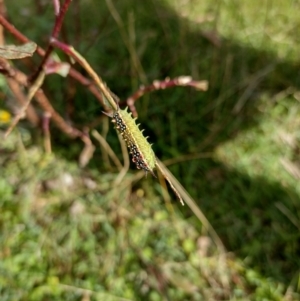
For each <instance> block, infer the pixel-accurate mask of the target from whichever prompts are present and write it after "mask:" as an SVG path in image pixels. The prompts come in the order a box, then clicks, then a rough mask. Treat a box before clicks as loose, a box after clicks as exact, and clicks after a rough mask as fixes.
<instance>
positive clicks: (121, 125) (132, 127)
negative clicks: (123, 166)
mask: <svg viewBox="0 0 300 301" xmlns="http://www.w3.org/2000/svg"><path fill="white" fill-rule="evenodd" d="M127 110H128V107H126V108H125V110H121V109H120V108H118V110H117V111H115V112H114V113H113V114H112V115H109V114H106V115H108V116H109V117H112V122H113V123H115V128H116V129H117V130H118V132H119V133H120V134H121V135H122V137H123V139H124V141H125V142H126V144H127V147H128V148H129V152H130V153H131V154H132V162H134V163H135V165H136V167H137V168H138V169H143V170H145V171H146V174H147V172H150V173H151V174H152V175H153V176H154V177H155V174H154V168H155V163H156V158H155V154H154V152H153V150H152V147H151V144H150V143H149V142H148V141H147V138H148V137H144V135H143V131H141V130H140V129H139V125H137V124H136V123H135V120H136V118H132V114H131V113H128V112H127Z"/></svg>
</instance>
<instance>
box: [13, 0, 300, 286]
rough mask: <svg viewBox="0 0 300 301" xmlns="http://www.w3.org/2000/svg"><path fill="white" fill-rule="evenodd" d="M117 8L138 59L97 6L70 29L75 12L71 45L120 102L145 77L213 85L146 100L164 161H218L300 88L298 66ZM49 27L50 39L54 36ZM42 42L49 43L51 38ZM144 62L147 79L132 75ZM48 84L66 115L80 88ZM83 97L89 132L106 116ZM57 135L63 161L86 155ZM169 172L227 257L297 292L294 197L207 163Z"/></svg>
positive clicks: (79, 112) (145, 12)
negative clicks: (215, 155)
mask: <svg viewBox="0 0 300 301" xmlns="http://www.w3.org/2000/svg"><path fill="white" fill-rule="evenodd" d="M116 8H117V11H118V12H119V13H120V14H121V17H122V20H123V21H124V24H123V25H122V26H121V28H122V29H121V30H124V32H125V33H126V34H127V35H128V33H129V32H130V30H132V28H134V33H132V36H131V38H129V39H133V40H134V39H135V40H134V41H131V42H132V45H134V52H133V53H131V56H130V55H129V51H128V49H126V47H125V45H124V41H123V40H122V35H121V34H120V31H119V28H118V26H117V25H116V23H115V22H114V20H113V19H112V16H111V14H110V13H109V11H108V10H107V7H106V6H105V5H104V4H99V3H98V1H94V3H93V4H92V3H91V4H90V5H86V6H85V4H84V3H82V4H81V8H80V9H81V14H80V19H81V23H80V24H81V27H80V28H79V29H77V30H76V31H75V32H74V28H72V26H73V25H74V27H76V26H75V25H76V24H77V23H76V21H75V20H74V16H75V15H76V12H75V9H74V8H71V10H70V13H69V15H68V18H67V20H66V23H65V26H64V34H63V36H64V38H65V39H66V40H67V41H68V42H69V43H70V44H73V45H74V47H75V48H77V49H78V50H79V51H80V52H81V53H82V54H83V55H84V56H85V57H86V59H87V60H89V61H90V63H91V65H92V66H93V67H94V68H95V69H96V71H97V72H99V74H100V75H101V76H102V77H103V79H104V80H105V81H107V83H108V86H109V87H110V88H111V89H112V91H114V92H115V93H116V94H117V95H118V96H120V98H121V99H126V97H127V96H129V95H130V94H131V93H132V92H134V91H135V90H136V89H137V88H138V86H139V84H140V83H141V80H142V78H143V76H144V75H146V78H147V79H148V81H149V82H150V81H152V80H155V79H163V78H165V77H167V76H169V77H171V78H172V77H177V76H179V75H192V76H193V77H194V78H196V79H207V80H208V81H209V84H210V88H209V90H208V92H206V93H202V92H197V91H195V90H192V89H188V88H174V89H171V90H166V91H159V92H156V93H153V94H151V95H147V96H145V97H144V98H142V99H140V100H139V101H138V102H137V108H138V112H139V113H140V122H141V123H142V124H143V127H144V128H146V132H147V134H148V135H149V136H150V137H151V138H150V140H151V142H154V150H155V152H156V154H157V156H158V157H159V158H161V159H166V158H171V157H176V156H180V155H182V154H188V153H199V152H211V151H213V150H214V149H215V148H216V147H217V146H218V145H220V144H221V143H223V142H225V141H228V140H230V139H233V138H234V137H235V136H236V135H237V134H239V133H241V132H243V131H245V130H247V129H249V128H252V127H255V126H256V125H257V124H258V123H259V122H261V113H260V110H259V108H258V104H259V99H260V97H261V95H265V94H266V95H269V96H270V99H271V96H273V95H275V94H277V93H278V92H280V91H282V90H285V89H287V88H289V87H296V88H299V87H300V71H299V70H300V69H299V64H293V63H291V62H289V61H288V60H282V59H279V58H277V57H275V56H273V55H272V54H271V53H269V52H264V51H257V50H255V49H254V48H251V47H245V46H243V45H239V44H236V43H235V42H233V41H230V40H226V39H225V38H222V43H221V46H220V47H217V46H214V45H213V44H212V43H211V42H210V41H209V40H208V39H207V38H206V37H204V35H203V34H202V33H201V25H195V24H194V25H193V24H189V22H188V21H187V20H185V19H183V18H179V17H178V15H177V14H176V13H175V12H173V11H172V10H170V8H169V7H167V6H164V5H163V4H162V2H161V1H152V0H147V1H143V4H140V5H137V4H136V2H134V1H119V2H118V3H116ZM47 11H49V9H47ZM12 19H13V18H12ZM18 22H25V21H24V20H23V21H22V20H20V21H18ZM35 22H37V21H36V20H33V19H32V20H27V21H26V22H25V23H26V24H21V23H20V24H19V25H18V23H16V22H15V23H16V26H18V27H20V26H22V27H23V28H26V32H25V34H27V35H28V36H29V37H34V36H35V35H36V33H32V32H31V30H32V29H31V28H30V26H32V27H33V28H34V30H37V23H35ZM51 24H52V23H50V22H49V24H48V26H49V27H48V28H47V30H44V32H46V31H47V32H50V28H51ZM29 25H30V26H29ZM44 26H46V25H45V24H44ZM28 27H29V28H28ZM237 30H238V29H237ZM44 40H45V39H44ZM37 42H41V43H43V38H41V39H40V41H39V40H37ZM127 42H128V41H127ZM125 43H126V42H125ZM136 58H138V59H139V60H140V63H141V66H142V69H138V70H137V69H136V68H135V67H134V60H135V59H136ZM298 63H299V62H298ZM50 81H51V84H50ZM48 83H49V85H48V86H47V88H46V90H47V92H48V95H53V94H55V96H57V97H56V99H55V103H57V108H58V110H59V111H60V112H62V114H63V115H64V112H65V111H64V110H65V108H66V103H65V102H64V100H65V99H66V95H68V93H69V91H68V88H70V86H74V85H75V84H74V82H72V81H71V80H70V81H69V83H68V85H65V82H64V81H62V80H61V78H57V79H56V77H55V76H53V77H52V78H49V80H48ZM75 89H76V94H75V98H74V99H72V102H73V103H72V105H73V106H74V108H75V111H74V113H73V115H72V116H71V118H72V120H73V121H74V122H75V123H78V124H85V123H86V122H88V121H91V120H93V119H95V118H96V117H97V116H99V114H101V108H100V106H99V105H98V104H97V102H96V101H95V100H94V99H93V96H91V95H90V94H89V92H88V91H87V90H86V89H85V88H84V87H81V86H80V85H78V84H76V85H75ZM270 101H271V100H270ZM55 132H58V131H57V130H55V131H54V134H53V135H54V136H55V137H54V140H56V141H57V142H58V143H57V144H59V148H60V150H58V151H59V152H62V153H64V154H65V155H66V156H67V157H71V156H70V152H71V153H74V154H75V153H76V155H78V150H79V148H77V146H76V144H74V146H72V149H73V150H70V148H69V144H70V140H69V139H68V138H62V137H61V136H62V135H61V133H58V134H57V135H55ZM62 140H64V141H62ZM109 141H110V142H111V143H112V146H113V147H114V146H115V145H117V143H118V142H117V140H116V139H115V138H114V137H113V134H112V135H111V136H109ZM72 143H73V142H72ZM54 144H55V143H54ZM64 147H65V149H64ZM94 160H95V161H94V164H95V165H97V166H99V160H101V159H100V156H99V157H97V154H96V156H95V158H94ZM95 162H96V163H95ZM171 170H172V171H173V172H174V174H175V175H176V177H177V178H178V179H179V181H180V182H181V183H182V184H183V186H184V187H185V188H186V189H187V190H188V191H189V192H190V193H191V195H192V196H193V197H194V198H195V199H198V200H199V205H200V207H201V208H202V210H203V211H204V213H205V215H206V216H207V218H208V219H209V220H210V222H211V223H212V225H213V226H214V228H215V229H216V231H217V233H218V234H219V235H220V236H221V238H222V240H223V241H224V243H225V245H226V247H227V248H228V250H229V251H233V252H235V254H237V256H239V257H241V258H247V260H249V262H250V264H251V266H253V267H255V268H258V269H259V270H260V271H262V272H263V273H264V274H265V275H267V276H270V277H273V278H274V279H277V280H279V281H282V282H284V283H285V284H289V283H290V282H291V280H292V278H293V277H294V276H295V275H296V273H297V271H299V268H300V259H299V253H300V248H299V246H300V236H299V231H298V229H297V228H296V227H295V226H294V225H293V224H291V222H290V221H289V220H288V219H287V220H286V222H285V224H284V225H282V224H280V227H278V223H282V221H283V220H285V219H284V218H283V217H282V213H281V212H280V211H279V210H278V208H277V207H276V204H278V203H280V202H281V203H284V204H285V206H287V207H288V208H289V209H290V210H291V211H292V212H300V202H299V200H298V196H297V195H296V193H295V192H294V191H292V190H291V189H287V188H285V187H283V186H282V185H281V184H280V183H272V182H270V181H268V179H265V178H249V177H248V176H247V175H244V174H241V173H238V172H236V171H233V170H229V169H228V168H226V167H225V166H223V165H222V163H220V162H215V161H213V160H209V159H206V160H195V161H191V162H185V163H182V164H180V165H178V166H175V167H174V168H172V169H171ZM258 195H259V198H258V197H257V196H258ZM185 214H186V216H187V217H189V214H190V212H189V211H188V210H187V211H186V212H185Z"/></svg>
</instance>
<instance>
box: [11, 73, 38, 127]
mask: <svg viewBox="0 0 300 301" xmlns="http://www.w3.org/2000/svg"><path fill="white" fill-rule="evenodd" d="M6 81H7V84H8V86H9V88H10V90H11V92H12V94H13V95H14V97H15V99H16V100H17V102H18V103H19V105H20V106H24V105H25V103H26V96H25V95H24V92H23V91H22V89H21V87H20V84H19V83H18V82H17V81H16V80H15V79H13V78H8V77H7V78H6ZM26 117H27V119H28V120H29V122H30V123H31V124H33V125H34V126H37V125H38V124H39V122H40V118H39V116H38V115H37V113H36V112H35V110H34V108H33V106H32V105H31V104H30V105H29V106H28V107H27V111H26Z"/></svg>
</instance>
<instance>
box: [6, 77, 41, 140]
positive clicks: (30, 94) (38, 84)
mask: <svg viewBox="0 0 300 301" xmlns="http://www.w3.org/2000/svg"><path fill="white" fill-rule="evenodd" d="M44 78H45V73H44V72H41V73H40V74H39V77H37V79H36V80H35V82H34V83H33V84H32V86H31V87H30V89H29V91H28V95H27V98H26V103H25V105H24V106H23V107H22V109H21V110H20V112H19V113H18V114H17V115H16V117H15V118H14V120H13V122H12V123H11V125H10V127H9V128H8V129H7V131H6V132H5V135H4V138H6V137H7V136H8V135H9V134H10V132H11V131H12V130H13V128H14V127H15V126H16V125H17V123H18V122H19V120H20V119H21V118H22V117H23V116H25V112H26V110H27V108H28V106H29V104H30V102H31V100H32V98H33V96H34V95H35V93H36V92H37V91H38V90H39V89H40V87H41V86H42V84H43V82H44Z"/></svg>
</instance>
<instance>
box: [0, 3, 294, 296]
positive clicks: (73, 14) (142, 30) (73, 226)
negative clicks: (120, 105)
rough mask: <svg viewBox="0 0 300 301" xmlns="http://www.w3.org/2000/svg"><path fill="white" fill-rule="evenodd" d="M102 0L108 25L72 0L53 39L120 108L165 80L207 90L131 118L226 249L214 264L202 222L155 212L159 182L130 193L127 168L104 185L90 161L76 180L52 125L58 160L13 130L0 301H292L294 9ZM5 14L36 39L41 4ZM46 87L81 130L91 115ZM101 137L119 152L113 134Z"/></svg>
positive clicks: (152, 100) (97, 160) (53, 86)
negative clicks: (75, 55) (77, 55)
mask: <svg viewBox="0 0 300 301" xmlns="http://www.w3.org/2000/svg"><path fill="white" fill-rule="evenodd" d="M114 5H115V7H116V11H117V12H118V13H119V14H120V16H121V20H122V22H121V24H119V25H118V24H117V23H116V22H115V20H114V19H113V17H112V11H111V10H109V9H108V6H107V5H106V4H105V3H101V4H99V3H98V2H97V1H81V2H79V1H77V2H76V1H74V3H73V4H72V6H71V8H70V11H69V13H68V15H67V18H66V21H65V26H64V29H63V31H62V37H63V38H64V39H65V40H66V41H68V43H70V44H72V45H73V46H74V47H75V48H76V49H78V50H79V52H81V53H82V54H83V55H84V56H85V57H86V59H87V60H88V61H89V62H90V63H91V64H92V66H93V67H94V68H95V70H96V71H97V72H98V73H99V74H100V75H101V76H102V77H103V79H104V80H105V81H106V82H107V83H108V86H109V87H110V88H111V89H112V91H114V92H115V93H116V94H117V95H118V96H120V98H121V99H126V97H127V96H129V95H130V94H131V93H133V92H134V91H135V90H136V89H137V88H138V87H139V85H140V84H147V83H151V82H152V81H153V80H154V79H163V78H165V77H167V76H169V77H176V76H179V75H183V74H184V75H192V76H193V77H194V78H195V79H199V80H200V79H207V80H208V81H209V84H210V88H209V90H208V91H207V92H206V93H202V92H197V91H195V90H192V89H185V88H174V89H171V90H165V91H159V92H155V93H153V94H151V95H146V96H144V97H143V98H142V99H140V100H139V101H138V102H137V109H138V112H139V119H140V122H141V123H142V124H143V127H144V128H145V132H146V134H147V135H149V136H150V140H151V142H154V146H153V148H154V150H155V152H156V154H157V156H158V157H159V158H160V159H162V160H167V159H173V158H174V161H173V162H176V160H177V161H180V162H179V163H175V164H172V165H170V166H169V167H170V169H171V171H172V172H173V173H174V174H175V175H176V177H177V178H178V179H179V181H180V182H181V183H182V184H183V186H184V187H185V188H186V189H187V190H188V191H189V193H190V194H191V195H192V196H193V197H194V198H195V200H196V201H197V203H198V205H199V206H200V208H201V209H202V210H203V212H204V214H205V215H206V217H207V218H208V219H209V221H210V222H211V223H212V225H213V227H214V228H215V230H216V231H217V233H218V234H219V235H220V237H221V239H222V241H223V243H224V244H225V247H226V249H227V250H228V254H226V255H227V256H226V259H222V260H221V263H220V258H223V257H222V256H221V255H222V254H221V255H220V250H218V249H217V248H216V247H215V246H214V244H213V242H212V241H211V239H210V238H209V237H208V236H207V233H206V232H205V230H204V229H203V228H202V227H201V224H200V223H199V221H198V220H196V219H195V217H194V216H193V215H192V213H191V212H190V211H189V209H188V208H181V207H180V206H179V205H178V204H177V203H174V205H173V206H171V207H170V205H168V204H167V206H165V204H164V203H163V201H162V200H163V197H162V193H161V189H160V185H159V184H158V182H157V181H156V180H155V179H149V178H147V179H143V180H142V181H139V182H136V181H135V177H134V175H135V171H134V170H132V172H131V173H129V174H128V176H127V177H126V179H125V180H124V181H123V182H124V183H122V185H121V186H120V187H114V186H113V180H114V178H115V177H116V175H117V174H116V173H115V172H113V171H112V170H108V169H107V168H106V166H105V165H104V163H103V160H102V155H101V152H100V150H98V149H97V151H96V153H95V155H94V157H93V159H92V161H91V162H90V164H89V166H88V168H86V169H84V170H80V169H78V168H77V167H76V161H75V160H76V158H77V157H78V155H79V152H80V150H81V148H82V145H81V144H80V143H79V142H76V141H71V140H70V139H68V138H67V137H65V136H64V135H63V134H61V133H59V132H58V131H57V130H56V129H55V128H53V130H52V142H53V147H54V153H55V156H56V157H54V156H53V157H47V156H45V155H43V153H42V151H41V149H40V148H39V146H38V145H39V144H41V143H39V140H40V137H39V134H38V133H37V131H36V130H34V129H30V127H28V125H26V123H24V124H21V125H20V128H19V133H15V134H14V136H12V137H11V138H10V139H9V140H8V141H7V142H6V144H3V145H1V158H2V159H1V174H2V175H3V177H1V185H0V196H1V202H2V205H1V207H2V214H1V217H0V219H1V221H0V225H1V227H2V228H3V231H1V233H2V234H1V245H2V251H1V254H0V256H1V263H0V272H1V275H2V278H0V287H2V288H1V289H0V293H1V294H2V299H3V300H12V299H14V300H28V299H32V300H48V299H49V298H51V300H83V299H84V298H90V299H95V300H101V299H103V298H106V299H108V298H111V299H112V300H118V298H121V299H122V298H127V299H131V300H139V299H141V300H142V299H143V300H189V299H190V300H282V299H286V300H297V299H299V276H300V275H299V270H300V259H299V253H300V242H299V236H300V235H299V229H300V220H299V215H300V203H299V201H300V198H299V197H300V185H299V183H298V182H299V178H300V175H299V174H300V172H299V140H300V130H299V128H300V127H299V123H300V121H299V120H300V119H299V117H300V116H299V115H300V110H299V106H300V93H299V86H300V73H299V50H300V49H299V35H298V30H297V29H298V28H299V22H300V19H299V17H298V14H297V11H298V9H299V6H300V2H299V1H291V0H288V1H279V0H278V1H256V0H255V1H243V2H242V1H236V0H228V1H201V2H200V1H192V0H188V1H171V0H169V1H155V0H146V1H143V3H142V4H137V3H136V2H135V1H130V0H126V1H116V2H115V3H114ZM7 8H8V15H9V17H10V19H11V21H12V22H13V23H14V24H15V25H16V27H17V28H19V29H22V30H23V32H24V33H25V34H26V35H27V36H28V37H29V38H31V39H32V40H34V41H36V42H38V43H39V44H40V45H45V44H46V43H47V39H48V37H49V32H50V31H51V28H52V25H53V13H52V7H51V4H43V3H42V2H41V4H40V6H39V5H36V6H34V7H33V6H32V3H31V1H22V6H15V5H12V4H7ZM41 16H42V17H41ZM58 54H59V55H60V56H61V57H62V58H63V55H62V54H61V53H59V52H58ZM33 60H35V61H36V62H38V61H39V59H38V58H37V57H34V58H33ZM20 68H22V70H24V71H26V66H24V65H20ZM28 72H29V70H28ZM2 89H3V90H4V91H5V93H7V94H8V93H9V92H7V91H6V90H5V84H4V82H2ZM44 89H45V91H46V93H47V94H48V95H50V99H51V100H52V101H53V104H54V105H55V107H56V108H57V110H58V111H59V112H61V113H62V114H63V116H66V117H67V118H69V119H71V120H72V122H73V123H74V124H76V125H77V126H79V127H80V126H84V125H86V124H88V123H90V122H92V121H93V120H95V119H96V118H97V117H98V116H99V115H100V114H101V107H100V106H99V104H98V103H97V102H96V101H95V99H94V98H93V96H91V95H90V94H89V92H88V91H87V90H86V89H84V88H83V87H80V86H79V85H78V84H75V83H74V82H73V81H72V80H71V79H66V80H62V79H61V78H60V77H59V76H55V75H51V76H49V77H48V79H47V81H46V84H45V88H44ZM74 92H76V93H74ZM70 108H71V109H70ZM72 109H73V110H72ZM104 127H105V125H104V123H102V122H101V123H99V124H98V126H97V129H98V130H100V131H101V130H102V129H103V128H104ZM107 140H108V142H109V143H110V144H111V146H112V147H113V149H114V150H115V151H116V153H117V154H119V155H121V152H120V147H119V145H118V140H117V139H116V135H115V133H114V131H113V130H110V131H109V133H108V137H107ZM203 154H204V158H201V156H203ZM195 156H199V157H200V159H197V160H191V159H192V158H194V157H195ZM57 179H59V180H57ZM170 193H171V192H170ZM171 196H172V197H173V195H172V193H171ZM174 199H175V197H174ZM172 204H173V203H172ZM205 246H208V247H205ZM220 256H221V257H220ZM224 266H225V267H224ZM117 296H118V297H117Z"/></svg>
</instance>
